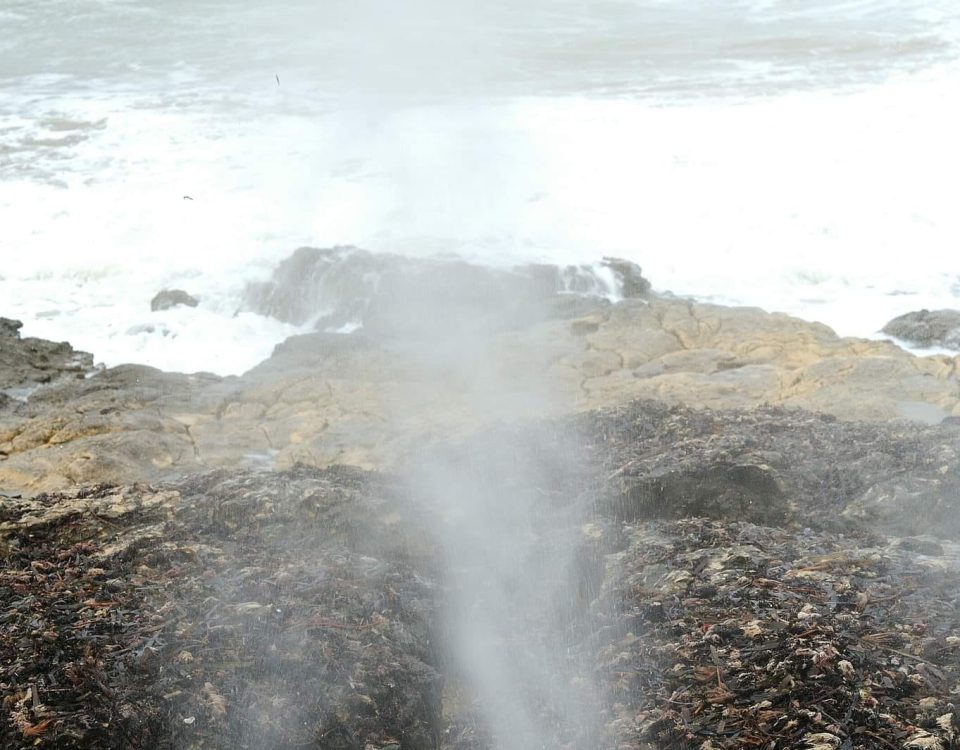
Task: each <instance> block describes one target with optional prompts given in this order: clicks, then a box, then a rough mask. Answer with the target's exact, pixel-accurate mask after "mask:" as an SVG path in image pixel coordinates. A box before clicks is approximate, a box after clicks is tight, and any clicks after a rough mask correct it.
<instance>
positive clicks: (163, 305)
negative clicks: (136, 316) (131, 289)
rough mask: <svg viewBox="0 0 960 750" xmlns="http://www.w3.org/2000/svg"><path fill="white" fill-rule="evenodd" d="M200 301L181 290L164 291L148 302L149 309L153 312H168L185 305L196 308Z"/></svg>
mask: <svg viewBox="0 0 960 750" xmlns="http://www.w3.org/2000/svg"><path fill="white" fill-rule="evenodd" d="M199 304H200V301H199V300H198V299H197V298H196V297H194V296H193V295H192V294H187V293H186V292H185V291H183V289H164V290H162V291H160V292H157V295H156V296H155V297H154V298H153V299H152V300H150V309H151V310H153V311H154V312H157V311H158V310H169V309H171V308H173V307H178V306H180V305H185V306H186V307H196V306H197V305H199Z"/></svg>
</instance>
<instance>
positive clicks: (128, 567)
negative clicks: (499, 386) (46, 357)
mask: <svg viewBox="0 0 960 750" xmlns="http://www.w3.org/2000/svg"><path fill="white" fill-rule="evenodd" d="M571 437H574V438H575V439H573V440H571V439H570V438H571ZM958 437H960V433H958V427H957V426H956V425H955V424H951V423H949V422H948V423H944V424H940V425H937V426H923V425H917V424H909V423H906V422H899V423H895V424H876V423H865V422H843V421H839V420H836V419H835V418H832V417H830V416H827V415H822V414H819V415H818V414H813V413H809V412H805V411H795V410H787V409H783V408H779V407H764V408H760V409H743V410H722V411H715V410H703V409H691V408H687V407H681V406H667V405H664V404H662V403H657V402H651V401H641V402H635V403H633V404H631V405H628V406H622V407H615V408H608V409H600V410H595V411H591V412H589V413H585V414H583V415H580V416H574V417H565V418H560V419H555V420H540V421H538V422H534V423H529V424H526V425H518V426H513V427H501V428H497V429H495V430H494V431H492V432H481V433H478V434H476V435H474V436H470V437H467V438H465V439H463V440H459V441H456V440H455V441H447V443H445V444H444V445H443V446H440V447H437V448H427V447H424V448H423V450H422V451H421V453H420V458H419V459H418V460H430V458H431V454H433V452H434V451H435V450H436V451H440V452H443V453H445V454H446V455H445V458H444V461H445V462H447V463H448V464H449V465H455V466H457V467H458V471H459V472H461V473H462V474H465V481H467V482H468V483H469V482H474V481H476V482H480V481H484V482H487V483H488V484H489V485H490V487H491V491H492V493H494V494H502V495H506V494H508V493H516V494H518V496H521V495H524V494H529V495H530V496H531V497H536V498H538V503H539V505H538V514H537V518H539V519H540V523H539V525H538V526H537V527H534V528H532V529H531V533H532V534H533V535H534V538H533V540H532V541H531V545H532V546H531V548H530V549H531V556H532V558H536V557H537V556H538V555H540V554H546V553H547V552H548V551H549V549H550V548H551V546H552V545H555V544H556V541H557V539H559V538H563V539H566V540H568V543H569V544H570V545H571V547H570V549H571V552H572V559H573V560H574V568H573V569H572V571H571V572H570V581H571V584H570V585H571V589H570V591H571V594H573V593H575V595H571V596H567V597H564V598H563V599H562V601H557V602H554V604H553V605H552V607H554V608H555V609H553V610H548V609H544V610H539V611H537V610H532V611H531V612H528V613H527V614H526V616H527V617H532V618H534V622H533V623H531V622H527V621H525V620H524V619H523V616H521V615H520V614H518V615H517V617H518V620H517V622H516V623H515V625H516V627H512V628H510V629H509V632H510V634H511V635H510V636H509V637H510V638H512V639H516V640H517V641H518V642H519V643H520V646H522V645H523V644H524V643H525V642H526V640H527V639H535V638H537V637H538V635H537V633H538V628H537V627H532V625H535V624H536V622H537V621H548V620H551V621H554V622H555V623H557V624H556V625H555V626H554V630H552V631H551V636H552V637H553V638H556V639H560V640H559V641H556V642H559V643H562V644H563V649H560V650H559V651H560V652H561V653H562V654H563V655H564V659H566V660H567V665H566V669H567V672H566V674H567V675H568V676H569V677H570V680H571V683H576V684H577V685H578V686H579V687H580V688H582V689H583V690H584V694H585V695H588V696H591V697H590V700H592V701H593V704H592V714H593V715H594V716H596V717H597V725H596V726H591V727H588V728H585V727H583V726H577V725H574V724H572V723H571V722H570V721H569V720H568V719H566V718H565V717H564V716H562V715H561V716H554V715H550V716H548V717H544V723H545V725H547V726H550V727H552V729H551V731H552V732H553V733H554V735H553V736H545V737H540V738H539V740H540V742H541V743H542V745H543V746H545V747H569V748H577V749H578V750H614V749H616V750H627V749H629V748H636V749H637V750H650V749H654V748H655V749H656V750H667V748H678V747H683V748H698V749H699V750H715V749H716V748H723V749H724V750H728V749H729V750H733V749H734V748H744V747H760V748H771V749H773V748H842V747H849V748H871V749H872V748H889V747H894V748H903V749H905V750H909V749H911V748H935V749H936V748H941V749H942V750H947V749H948V748H951V747H955V746H956V738H957V732H958V731H960V722H958V720H957V709H956V704H955V701H956V685H957V684H958V682H960V638H958V636H957V633H958V632H960V631H958V627H960V614H958V608H957V602H958V601H960V576H958V570H960V545H958V544H957V543H956V542H955V541H954V540H955V538H956V531H957V529H956V524H957V523H958V522H957V521H956V520H955V519H956V518H957V517H958V516H960V513H958V512H957V511H958V507H957V505H958V503H960V493H958V492H957V489H958V487H960V462H958V457H957V451H958V445H960V440H958ZM491 445H492V446H495V450H494V451H493V452H491V451H490V449H489V446H491ZM484 446H486V448H485V447H484ZM524 452H526V453H524ZM531 452H532V453H531ZM515 455H536V456H539V457H540V461H541V463H544V462H546V464H547V470H546V471H545V472H542V473H540V474H538V475H537V476H536V477H532V476H531V474H530V472H529V470H527V469H525V468H524V467H523V466H518V465H517V464H515V463H514V464H511V463H510V462H509V461H504V460H500V458H498V457H503V456H515ZM490 462H493V463H492V464H491V463H490ZM551 462H553V463H551ZM898 492H899V493H901V494H900V497H901V498H908V499H910V500H911V502H912V503H913V504H912V505H910V504H904V503H901V502H895V503H890V502H888V501H887V500H886V498H888V497H889V496H891V494H896V493H898ZM441 510H442V508H435V507H432V506H431V504H430V502H426V501H424V500H423V499H422V498H418V497H417V492H416V489H415V488H411V486H410V485H409V484H408V483H407V481H406V480H405V479H404V478H402V477H400V476H396V475H393V474H391V473H389V472H371V471H365V470H361V469H356V468H346V467H333V468H328V469H317V468H313V467H305V466H302V467H296V468H292V469H289V470H284V471H280V472H270V471H255V470H250V469H247V470H229V471H228V470H215V471H205V472H201V473H197V474H192V475H189V476H186V477H181V478H178V479H176V480H174V481H170V482H165V483H158V484H152V485H148V484H127V485H100V486H87V487H84V488H81V489H73V490H70V491H68V492H56V493H43V494H38V495H30V496H26V495H24V496H21V497H7V498H6V499H4V500H3V501H2V503H0V552H2V554H3V557H4V564H3V566H2V568H0V579H2V581H0V583H2V585H0V693H2V696H3V697H2V713H0V744H2V746H3V747H10V748H19V747H23V748H26V747H49V748H94V747H96V748H127V747H164V748H233V747H271V748H284V749H285V748H291V749H292V748H305V747H311V748H324V749H330V750H340V749H344V750H346V749H347V748H349V749H351V750H352V749H354V748H361V749H363V750H387V749H388V748H389V749H390V750H398V749H402V750H431V749H433V748H450V749H457V750H466V749H467V748H471V749H475V750H481V749H486V748H491V749H492V748H493V747H495V745H494V744H492V741H491V727H490V726H489V725H488V724H489V722H488V721H487V717H485V715H484V713H483V711H482V706H479V705H477V703H476V702H475V701H474V700H472V699H471V696H470V694H469V691H468V690H464V687H463V684H462V682H461V678H460V675H458V673H457V670H456V669H455V668H454V667H453V666H452V664H453V659H452V657H451V653H450V648H451V647H450V644H448V643H447V642H446V634H445V630H444V627H443V625H442V620H441V618H440V613H441V612H442V611H443V609H444V607H445V602H446V601H447V600H448V599H449V598H450V597H451V596H456V597H457V598H458V600H460V601H462V597H463V595H464V592H462V591H461V592H457V591H454V590H452V588H451V587H455V586H456V585H457V584H456V583H455V581H452V580H451V579H449V578H448V577H446V576H445V575H444V573H443V567H442V566H441V564H440V558H441V557H442V554H441V552H440V550H441V549H442V548H443V541H444V540H443V538H442V536H440V537H438V536H437V533H438V531H437V530H441V529H443V528H444V526H443V525H442V524H441V525H437V524H435V523H430V522H429V519H430V517H432V516H434V515H435V514H437V513H439V512H441ZM864 517H869V518H871V519H872V522H871V525H870V526H867V527H865V526H864V525H862V523H861V520H862V519H863V518H864ZM431 529H432V530H433V531H431ZM468 593H469V592H468ZM478 596H479V594H478ZM478 601H479V600H478ZM552 643H554V642H553V641H552ZM505 647H506V644H505ZM555 650H556V649H555ZM531 700H532V701H533V704H534V705H537V704H536V696H535V695H534V696H532V697H531ZM549 709H550V706H549V705H547V704H544V705H543V710H544V711H545V712H546V711H548V710H549Z"/></svg>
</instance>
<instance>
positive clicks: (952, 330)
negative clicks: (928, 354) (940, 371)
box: [883, 310, 960, 349]
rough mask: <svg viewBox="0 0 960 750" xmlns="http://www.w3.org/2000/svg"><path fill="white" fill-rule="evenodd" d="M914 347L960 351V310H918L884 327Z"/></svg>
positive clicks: (887, 331)
mask: <svg viewBox="0 0 960 750" xmlns="http://www.w3.org/2000/svg"><path fill="white" fill-rule="evenodd" d="M883 332H884V333H889V334H890V335H891V336H896V337H897V338H898V339H902V340H903V341H906V342H907V343H909V344H912V345H913V346H920V347H933V346H941V347H944V348H946V349H960V310H918V311H916V312H909V313H906V314H905V315H900V316H899V317H896V318H894V319H893V320H891V321H890V322H889V323H887V324H886V325H885V326H884V327H883Z"/></svg>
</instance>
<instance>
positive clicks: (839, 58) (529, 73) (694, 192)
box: [0, 0, 960, 373]
mask: <svg viewBox="0 0 960 750" xmlns="http://www.w3.org/2000/svg"><path fill="white" fill-rule="evenodd" d="M316 5H317V4H315V3H307V2H305V0H302V1H300V2H284V3H282V4H280V5H278V6H268V5H267V4H263V3H252V2H250V3H229V4H228V3H221V2H214V1H213V0H207V1H206V2H186V1H182V2H177V1H174V0H171V1H169V2H164V3H160V2H132V1H130V2H123V1H121V0H100V1H99V2H96V1H94V0H90V1H89V2H78V1H77V0H59V1H55V0H48V1H47V2H43V1H39V2H38V1H36V0H34V1H32V2H17V1H13V2H7V3H5V4H4V5H3V7H2V9H0V315H5V316H7V317H14V318H19V319H21V320H23V321H24V334H25V335H35V336H43V337H46V338H53V339H58V340H69V341H71V343H73V344H74V345H75V346H77V347H78V348H81V349H85V350H88V351H92V352H94V354H95V356H96V358H97V359H98V361H103V362H105V363H107V364H118V363H120V362H125V361H134V362H142V363H147V364H152V365H155V366H158V367H163V368H165V369H175V370H186V371H195V370H210V371H214V372H219V373H236V372H242V371H243V370H245V369H247V368H249V367H251V366H253V365H254V364H256V362H258V361H259V360H260V359H262V358H263V357H265V356H267V355H268V354H269V352H270V350H271V348H272V346H273V345H274V344H275V343H277V342H278V341H280V340H282V339H283V338H284V337H286V336H288V335H290V334H291V333H293V332H296V330H297V329H296V328H295V327H293V326H289V325H285V324H282V323H280V322H278V321H275V320H271V319H269V318H264V317H261V316H256V315H253V314H250V313H240V314H236V313H237V307H238V301H239V296H240V292H241V291H242V289H243V287H244V285H245V284H246V283H247V281H249V280H253V279H261V278H264V277H265V276H266V275H268V274H269V272H270V270H271V269H272V267H273V266H274V265H275V264H276V262H277V261H278V260H279V259H281V258H283V257H285V256H286V255H288V254H289V253H290V252H292V251H293V249H294V248H295V247H297V246H299V245H302V244H313V245H318V246H326V245H334V244H355V245H358V246H362V247H366V248H368V249H370V250H374V251H389V252H400V253H406V254H413V255H433V254H438V253H456V254H460V255H463V256H465V257H468V258H471V259H473V260H477V261H479V262H483V263H492V264H508V263H514V262H522V261H528V260H538V261H551V262H561V263H567V262H576V263H582V262H590V261H593V260H595V259H597V258H599V257H601V256H603V255H619V256H623V257H627V258H630V259H632V260H635V261H636V262H638V263H639V264H640V265H641V266H643V268H644V270H645V272H646V273H647V275H648V276H649V277H650V278H651V280H652V281H653V283H654V286H655V287H656V288H657V289H660V290H672V291H673V292H675V293H678V294H690V295H695V296H697V297H699V298H702V299H708V300H712V301H717V302H723V303H727V304H750V305H759V306H761V307H765V308H767V309H771V310H782V311H785V312H790V313H793V314H797V315H800V316H801V317H805V318H808V319H817V320H821V321H823V322H825V323H827V324H828V325H831V326H832V327H834V328H835V329H836V330H837V331H838V332H839V333H841V334H844V335H862V336H870V335H876V332H877V330H878V329H879V328H880V327H881V326H882V325H883V324H884V323H885V322H886V321H887V320H889V319H890V318H892V317H893V316H895V315H898V314H900V313H902V312H906V311H908V310H912V309H918V308H922V307H927V308H938V307H957V306H958V305H960V302H958V299H957V298H958V296H960V289H958V286H960V278H958V277H960V262H958V261H957V257H960V253H958V250H960V214H958V212H957V211H956V209H955V206H954V204H955V199H954V192H955V188H954V186H953V182H954V181H955V175H957V174H958V173H960V169H958V167H960V147H958V146H957V145H956V136H955V134H956V133H957V132H960V109H958V106H957V105H956V103H955V101H956V92H957V91H958V90H960V89H958V86H960V65H958V64H957V62H956V60H957V51H958V49H960V46H958V41H957V31H958V29H960V19H958V11H957V10H956V9H955V8H954V4H953V3H947V2H939V1H929V2H921V1H919V0H915V1H914V2H897V3H893V2H837V1H833V2H828V1H827V0H816V1H815V2H804V3H800V2H787V1H786V0H780V1H774V0H769V1H763V0H754V1H753V2H730V3H723V4H718V3H708V2H694V1H690V2H679V0H676V1H669V0H660V1H659V2H658V1H656V0H643V1H642V2H641V1H637V2H582V3H574V2H562V1H554V2H546V1H545V0H544V2H527V3H520V4H517V3H513V4H506V3H489V4H484V7H482V8H480V9H478V8H476V7H473V6H474V5H476V4H469V3H466V2H444V3H440V2H423V1H421V2H413V3H410V4H404V5H403V7H402V8H401V7H399V6H398V4H396V3H387V2H380V1H375V0H365V1H364V2H346V0H342V1H338V2H330V3H323V4H320V5H322V7H319V8H318V7H314V6H316ZM721 5H722V7H718V6H721ZM164 287H179V288H183V289H185V290H187V291H188V292H190V293H192V294H194V295H195V296H197V297H199V298H200V301H201V303H200V306H199V307H198V308H196V309H184V308H178V309H175V310H170V311H165V312H157V313H153V312H151V311H150V309H149V301H150V298H151V297H152V296H153V295H154V294H155V293H156V292H157V291H159V290H160V289H162V288H164Z"/></svg>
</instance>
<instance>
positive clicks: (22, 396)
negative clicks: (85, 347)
mask: <svg viewBox="0 0 960 750" xmlns="http://www.w3.org/2000/svg"><path fill="white" fill-rule="evenodd" d="M22 325H23V324H22V323H21V322H20V321H19V320H11V319H10V318H2V317H0V410H2V409H3V408H4V405H5V404H6V405H7V406H10V405H11V404H12V402H14V401H23V400H26V399H27V398H28V397H29V395H30V394H31V393H32V392H33V391H34V390H35V389H36V388H37V387H38V386H40V385H43V384H47V383H52V382H55V381H57V380H60V379H63V378H78V377H80V378H82V377H83V376H84V375H85V374H87V373H89V372H91V371H92V370H93V356H92V355H90V354H87V353H86V352H78V351H75V350H74V348H73V347H72V346H70V344H67V343H65V342H61V343H56V342H53V341H46V340H45V339H37V338H21V337H20V328H21V327H22Z"/></svg>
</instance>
